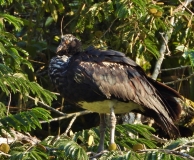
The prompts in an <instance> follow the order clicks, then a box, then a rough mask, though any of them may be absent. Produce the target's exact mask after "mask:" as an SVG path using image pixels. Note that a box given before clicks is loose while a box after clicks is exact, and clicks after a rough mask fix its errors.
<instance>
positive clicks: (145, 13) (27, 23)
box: [0, 0, 194, 160]
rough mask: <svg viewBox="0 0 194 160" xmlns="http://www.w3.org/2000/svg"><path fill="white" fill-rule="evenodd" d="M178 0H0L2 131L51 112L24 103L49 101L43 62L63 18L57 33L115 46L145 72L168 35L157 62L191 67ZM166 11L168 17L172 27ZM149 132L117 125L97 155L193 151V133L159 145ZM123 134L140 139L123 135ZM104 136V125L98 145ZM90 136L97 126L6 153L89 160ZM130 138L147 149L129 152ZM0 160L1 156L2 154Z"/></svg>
mask: <svg viewBox="0 0 194 160" xmlns="http://www.w3.org/2000/svg"><path fill="white" fill-rule="evenodd" d="M179 4H180V1H179V0H173V1H160V2H158V1H149V0H130V1H129V0H120V1H118V0H108V1H102V0H98V1H93V0H84V1H82V0H73V1H69V0H67V1H62V0H54V1H49V0H44V1H40V0H25V1H21V0H15V1H13V0H2V1H0V5H1V9H0V35H1V36H0V77H1V79H0V90H1V94H0V97H1V102H0V107H1V111H0V118H1V119H0V123H1V124H2V125H0V128H1V129H2V130H6V131H7V132H9V129H10V128H14V129H17V130H21V131H25V132H26V131H31V130H34V129H37V128H40V127H41V125H40V123H39V120H40V119H43V120H48V119H49V118H51V117H50V116H49V112H47V111H46V110H43V109H41V108H34V109H31V108H32V107H34V106H36V105H37V102H38V101H41V102H42V104H49V105H51V102H52V100H53V99H55V98H56V96H55V95H54V94H53V93H51V92H50V91H48V90H52V91H55V89H54V88H52V86H51V84H50V82H49V80H48V75H47V66H48V63H49V60H50V58H51V57H52V56H54V52H55V49H56V46H57V45H58V43H59V40H60V34H61V33H60V29H61V24H60V23H61V19H62V17H63V16H64V22H63V23H62V30H63V32H64V33H73V34H75V35H76V36H78V37H80V39H82V42H83V48H86V47H87V46H88V45H91V44H93V45H95V46H96V47H99V48H100V47H107V46H108V47H111V48H113V49H115V50H119V51H122V52H124V53H125V54H126V55H127V56H130V57H131V58H133V59H135V60H136V61H137V62H138V64H140V65H141V66H142V67H143V68H144V69H145V70H146V71H148V72H149V73H150V72H151V71H150V69H151V68H152V67H153V63H154V61H155V59H157V58H158V57H159V56H160V49H161V46H162V45H161V44H162V43H161V41H162V39H163V37H162V35H163V33H168V34H169V41H168V44H166V45H168V47H169V50H170V53H171V55H167V56H166V59H165V61H164V65H163V68H166V66H167V67H177V66H180V65H192V66H193V65H194V60H193V59H194V58H193V44H194V39H193V37H194V36H193V34H194V25H193V21H194V17H193V13H192V12H193V6H194V4H193V2H192V3H190V4H189V5H188V6H187V7H188V9H180V10H178V8H179V7H178V5H179ZM172 17H173V18H175V23H174V24H173V25H172V24H171V18H172ZM177 57H178V58H177ZM168 59H170V63H168V62H169V61H168ZM47 89H48V90H47ZM30 97H32V98H31V99H29V98H30ZM32 99H33V101H32ZM59 99H60V98H59ZM58 103H59V104H60V105H61V102H58ZM62 103H63V102H62ZM12 105H13V106H12ZM10 107H11V108H12V107H15V108H17V111H19V112H20V111H22V110H28V109H31V110H29V111H26V112H21V113H17V114H15V115H12V114H10V113H9V110H8V109H9V108H10ZM10 112H11V111H10ZM65 126H67V124H65ZM51 128H52V127H51ZM151 131H153V129H152V128H150V127H147V126H145V125H143V126H142V125H135V126H134V125H118V126H117V128H116V143H117V145H118V148H119V149H120V150H119V151H118V150H117V151H115V152H106V153H104V154H102V155H101V157H97V158H98V159H177V160H179V159H183V157H184V158H185V157H186V158H189V156H194V155H193V152H194V150H193V148H192V147H193V137H191V138H180V139H178V140H174V141H169V142H168V143H167V144H165V145H163V146H162V145H161V144H158V143H157V142H155V141H152V140H150V139H151ZM129 133H132V134H135V135H138V136H139V137H140V138H131V137H130V136H129ZM89 137H93V142H92V144H90V143H91V142H90V143H88V142H89ZM135 137H136V136H135ZM108 139H109V131H107V133H106V139H105V146H106V148H108ZM98 142H99V130H98V128H92V129H89V130H83V131H80V132H77V133H75V134H74V135H73V136H72V137H71V136H70V137H67V136H62V137H60V138H59V139H57V138H56V139H55V138H54V137H53V136H51V137H48V138H46V139H45V140H44V141H42V142H41V143H40V144H37V145H32V144H23V143H22V142H14V143H13V144H11V151H10V152H9V154H10V157H9V159H34V160H35V159H37V160H39V159H52V158H53V159H78V158H79V159H89V156H88V154H89V153H88V152H92V151H94V152H96V150H97V146H98ZM136 144H143V145H145V147H147V148H148V149H146V148H145V150H143V151H136V152H135V151H133V146H134V145H136ZM92 156H93V155H90V157H92ZM0 158H1V159H8V157H7V156H6V155H2V154H1V157H0Z"/></svg>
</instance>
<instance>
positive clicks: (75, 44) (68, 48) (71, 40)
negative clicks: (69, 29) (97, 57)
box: [56, 34, 81, 56]
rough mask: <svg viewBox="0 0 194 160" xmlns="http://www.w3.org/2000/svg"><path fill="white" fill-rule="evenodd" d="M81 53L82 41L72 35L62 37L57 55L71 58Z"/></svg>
mask: <svg viewBox="0 0 194 160" xmlns="http://www.w3.org/2000/svg"><path fill="white" fill-rule="evenodd" d="M79 51H81V41H80V40H79V39H77V38H76V37H75V36H73V35H72V34H66V35H63V36H62V37H61V43H60V44H59V46H58V47H57V50H56V53H57V55H60V56H62V55H67V56H71V55H73V54H75V53H77V52H79Z"/></svg>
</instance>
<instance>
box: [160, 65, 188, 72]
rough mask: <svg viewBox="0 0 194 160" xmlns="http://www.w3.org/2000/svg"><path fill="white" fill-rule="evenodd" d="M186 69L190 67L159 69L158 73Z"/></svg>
mask: <svg viewBox="0 0 194 160" xmlns="http://www.w3.org/2000/svg"><path fill="white" fill-rule="evenodd" d="M187 67H191V65H188V66H180V67H175V68H168V69H161V70H160V71H161V72H163V71H173V70H178V69H184V68H187Z"/></svg>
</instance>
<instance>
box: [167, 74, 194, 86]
mask: <svg viewBox="0 0 194 160" xmlns="http://www.w3.org/2000/svg"><path fill="white" fill-rule="evenodd" d="M193 76H194V73H193V74H191V75H189V76H188V77H185V78H182V79H177V80H175V81H171V82H166V83H165V84H174V83H177V82H181V81H184V80H188V79H189V78H191V77H193Z"/></svg>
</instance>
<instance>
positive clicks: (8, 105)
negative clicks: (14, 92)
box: [6, 93, 11, 116]
mask: <svg viewBox="0 0 194 160" xmlns="http://www.w3.org/2000/svg"><path fill="white" fill-rule="evenodd" d="M10 104H11V93H9V102H8V104H7V113H6V115H7V116H8V114H9V107H10Z"/></svg>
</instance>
